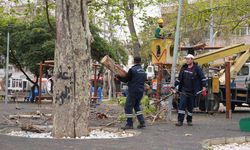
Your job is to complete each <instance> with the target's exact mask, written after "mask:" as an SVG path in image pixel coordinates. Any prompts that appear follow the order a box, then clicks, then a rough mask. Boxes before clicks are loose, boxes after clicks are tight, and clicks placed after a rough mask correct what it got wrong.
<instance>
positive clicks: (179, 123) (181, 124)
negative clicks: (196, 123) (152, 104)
mask: <svg viewBox="0 0 250 150" xmlns="http://www.w3.org/2000/svg"><path fill="white" fill-rule="evenodd" d="M175 125H176V126H183V122H180V121H178V122H177V123H176V124H175Z"/></svg>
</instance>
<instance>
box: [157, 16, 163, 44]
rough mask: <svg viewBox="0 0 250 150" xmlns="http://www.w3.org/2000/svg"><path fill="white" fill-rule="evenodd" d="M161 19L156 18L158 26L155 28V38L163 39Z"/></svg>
mask: <svg viewBox="0 0 250 150" xmlns="http://www.w3.org/2000/svg"><path fill="white" fill-rule="evenodd" d="M163 22H164V21H163V19H161V18H160V19H158V20H157V23H158V27H157V28H156V29H155V38H157V39H164V35H163V31H162V29H163Z"/></svg>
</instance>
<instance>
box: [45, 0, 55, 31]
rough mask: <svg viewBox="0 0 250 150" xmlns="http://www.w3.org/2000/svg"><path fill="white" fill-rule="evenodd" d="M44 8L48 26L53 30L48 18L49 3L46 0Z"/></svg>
mask: <svg viewBox="0 0 250 150" xmlns="http://www.w3.org/2000/svg"><path fill="white" fill-rule="evenodd" d="M45 10H46V16H47V21H48V24H49V28H50V30H51V31H54V28H53V26H52V24H51V22H50V18H49V4H48V0H45Z"/></svg>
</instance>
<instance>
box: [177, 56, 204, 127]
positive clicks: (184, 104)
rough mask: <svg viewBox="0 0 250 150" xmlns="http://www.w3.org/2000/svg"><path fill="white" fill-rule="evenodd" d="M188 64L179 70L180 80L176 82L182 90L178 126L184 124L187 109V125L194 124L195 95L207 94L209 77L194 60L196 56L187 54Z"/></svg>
mask: <svg viewBox="0 0 250 150" xmlns="http://www.w3.org/2000/svg"><path fill="white" fill-rule="evenodd" d="M185 59H186V64H184V65H183V66H182V68H181V70H180V72H179V77H178V80H176V82H175V87H176V86H179V87H178V91H179V92H180V103H179V108H178V122H177V123H176V126H182V125H183V121H184V118H185V113H186V109H187V117H186V120H187V125H188V126H192V125H193V124H192V116H193V105H194V101H195V97H196V95H197V94H198V93H201V90H202V94H203V96H205V94H206V85H207V79H206V77H205V76H204V74H203V71H202V69H201V68H200V67H199V66H198V64H197V63H195V62H194V56H193V55H191V54H188V55H187V56H185Z"/></svg>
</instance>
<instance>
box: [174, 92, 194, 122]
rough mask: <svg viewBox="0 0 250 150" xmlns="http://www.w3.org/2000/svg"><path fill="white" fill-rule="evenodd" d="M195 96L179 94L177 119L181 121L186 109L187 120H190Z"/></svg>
mask: <svg viewBox="0 0 250 150" xmlns="http://www.w3.org/2000/svg"><path fill="white" fill-rule="evenodd" d="M194 100H195V96H192V95H188V94H181V95H180V104H179V109H178V121H179V122H183V121H184V118H185V114H186V110H187V118H186V119H187V122H192V118H193V117H192V116H193V107H194Z"/></svg>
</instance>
